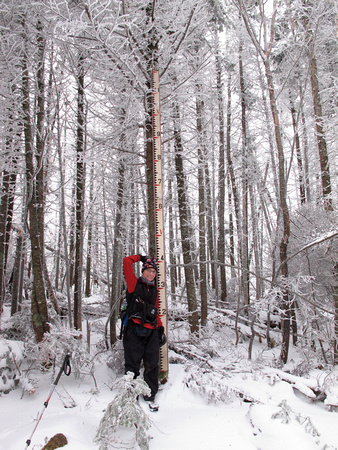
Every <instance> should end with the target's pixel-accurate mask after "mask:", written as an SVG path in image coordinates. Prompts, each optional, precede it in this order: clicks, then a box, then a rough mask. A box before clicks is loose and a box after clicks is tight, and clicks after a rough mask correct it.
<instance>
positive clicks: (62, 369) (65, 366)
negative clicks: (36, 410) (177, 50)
mask: <svg viewBox="0 0 338 450" xmlns="http://www.w3.org/2000/svg"><path fill="white" fill-rule="evenodd" d="M63 372H64V373H65V375H67V377H68V376H69V375H70V372H71V367H70V355H68V354H67V355H66V356H65V359H64V361H63V364H62V366H61V367H60V371H59V373H58V375H57V377H56V378H55V381H54V383H53V386H52V388H51V390H50V392H49V395H48V398H47V400H46V401H45V403H44V404H43V409H42V410H41V413H40V415H39V417H38V420H37V422H36V424H35V427H34V430H33V431H32V434H31V435H30V437H29V439H27V441H26V447H25V450H27V448H28V447H29V446H30V443H31V442H32V437H33V434H34V433H35V430H36V429H37V427H38V425H39V423H40V420H41V418H42V416H43V413H44V412H45V409H46V408H47V406H48V403H49V400H50V398H51V396H52V395H53V392H54V390H55V388H56V386H57V384H58V382H59V380H60V377H61V375H62V373H63Z"/></svg>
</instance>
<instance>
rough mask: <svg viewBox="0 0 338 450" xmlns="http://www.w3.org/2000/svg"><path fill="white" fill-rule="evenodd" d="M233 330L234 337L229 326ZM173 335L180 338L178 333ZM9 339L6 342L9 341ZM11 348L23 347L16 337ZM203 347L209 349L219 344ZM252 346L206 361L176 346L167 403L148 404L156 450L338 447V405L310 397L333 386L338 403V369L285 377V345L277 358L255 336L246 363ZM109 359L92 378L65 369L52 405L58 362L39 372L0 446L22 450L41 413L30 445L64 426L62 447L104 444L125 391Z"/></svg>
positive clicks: (15, 397) (18, 398) (7, 404)
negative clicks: (281, 364)
mask: <svg viewBox="0 0 338 450" xmlns="http://www.w3.org/2000/svg"><path fill="white" fill-rule="evenodd" d="M225 336H226V338H227V339H229V338H233V336H232V335H231V331H229V332H228V334H226V335H225ZM101 337H102V336H101ZM173 337H175V338H177V337H178V335H177V333H176V334H175V333H173ZM7 343H8V342H7ZM5 344H6V343H5V342H4V341H2V348H3V347H4V345H5ZM10 345H11V346H12V349H13V352H15V348H17V347H16V346H15V344H14V343H13V342H12V343H10ZM119 345H120V344H119ZM203 345H204V349H207V348H211V345H212V341H211V340H208V341H207V342H204V344H203ZM247 346H248V341H247V342H246V341H244V342H242V343H241V344H240V345H239V347H238V348H237V347H236V348H234V346H233V344H231V343H230V344H229V343H226V344H225V346H224V348H221V347H222V346H220V345H218V347H217V356H215V355H214V356H210V359H209V360H208V361H206V362H204V363H201V362H199V363H196V362H195V361H194V360H189V359H188V358H185V357H182V356H181V355H180V356H177V354H176V353H175V352H174V351H170V352H169V355H170V361H171V363H170V368H169V378H168V381H167V383H166V384H164V385H162V386H161V388H160V391H159V394H158V403H159V405H160V410H159V411H158V412H150V411H149V410H148V409H147V406H146V404H144V403H142V402H141V406H142V408H143V409H144V411H145V413H146V414H147V415H148V417H149V418H150V420H151V427H150V429H149V430H148V431H147V433H148V435H150V436H151V439H150V442H149V448H150V450H173V449H184V450H190V449H191V450H198V449H203V450H206V449H213V450H218V449H219V450H221V449H227V448H231V449H239V450H241V449H243V450H250V449H261V450H270V449H273V450H279V449H280V450H285V449H288V450H292V449H297V450H303V449H304V450H305V449H306V450H311V449H338V432H337V424H338V412H337V410H335V409H333V410H331V411H330V410H329V407H328V405H326V404H325V402H323V401H313V400H311V399H310V398H309V396H308V394H311V392H313V389H312V388H313V387H314V386H316V385H317V386H323V384H324V383H326V385H327V386H329V388H328V389H327V392H330V395H331V403H332V402H335V401H337V397H338V395H337V379H338V370H337V369H336V370H332V371H331V372H329V371H326V372H324V371H320V370H314V369H313V370H312V372H311V373H310V374H306V375H299V376H295V377H294V378H293V377H292V376H291V377H290V376H289V375H285V376H284V371H285V369H286V368H283V372H282V371H280V370H278V369H274V368H273V367H272V364H271V361H273V360H274V358H275V356H278V354H279V350H278V349H276V350H275V356H274V355H273V352H274V350H267V349H264V344H263V343H262V344H259V343H258V342H257V343H255V347H254V351H253V358H252V361H248V359H247V358H245V357H244V355H245V353H246V351H247ZM18 348H19V347H18ZM226 349H227V350H226ZM230 349H231V350H230ZM17 352H18V353H19V350H17ZM202 353H203V352H201V353H200V354H202ZM204 354H205V353H204ZM109 356H110V355H109V352H106V353H102V354H100V355H99V356H98V357H97V358H96V365H95V371H94V377H93V376H91V375H89V374H87V375H85V376H82V377H80V378H78V379H76V378H75V375H74V373H71V374H70V375H69V376H66V375H65V374H63V375H62V376H61V378H60V381H59V383H58V385H57V387H56V389H55V391H54V392H53V395H52V397H51V399H50V401H49V404H48V407H47V408H44V402H45V401H46V400H47V398H48V396H49V393H50V392H51V387H52V382H53V380H54V379H55V376H56V374H57V372H58V368H56V371H55V372H54V374H53V373H51V372H46V373H41V372H37V371H35V372H34V375H32V376H34V377H35V385H36V391H35V392H34V393H32V394H29V393H28V392H27V391H24V392H23V389H22V387H21V385H19V387H18V388H17V389H15V390H12V391H11V392H9V393H8V394H3V395H2V396H1V397H0V416H1V428H0V449H1V450H20V449H22V450H24V449H25V448H26V441H27V439H28V438H29V437H30V436H31V434H32V431H33V429H34V427H35V424H36V419H37V417H38V416H39V414H40V413H41V412H42V411H43V416H42V418H41V421H40V423H39V425H38V427H37V429H36V431H35V432H34V435H33V437H32V442H31V444H30V446H29V447H28V448H29V449H35V450H38V449H42V447H43V445H44V444H45V443H46V442H47V440H48V439H50V438H51V437H52V436H53V435H55V434H56V433H63V434H64V435H65V436H66V437H67V440H68V444H67V445H66V446H65V447H63V448H65V449H67V450H68V449H69V450H91V449H93V450H94V449H98V448H99V445H98V444H97V443H94V442H93V439H94V437H95V435H96V432H97V429H98V426H99V423H100V420H101V418H102V417H103V415H104V410H105V408H106V407H107V405H108V404H109V403H110V402H111V401H112V400H113V399H114V397H115V396H116V394H117V392H116V390H112V384H113V382H114V380H115V379H116V378H119V377H121V376H122V375H121V373H119V372H117V373H116V372H115V371H114V368H113V367H112V366H111V363H110V364H109V366H110V367H108V365H107V364H106V360H107V358H108V357H109ZM18 358H19V355H18ZM297 358H298V355H297V353H296V351H295V350H292V353H291V355H290V363H289V365H288V368H289V369H292V367H295V366H296V365H297V362H298V360H297ZM117 364H118V363H117ZM283 378H284V380H283ZM114 445H115V447H114V448H135V449H136V448H138V446H137V444H135V442H134V441H133V440H132V439H131V440H130V441H129V444H126V443H124V444H123V445H122V444H118V443H116V444H114ZM111 448H113V447H111Z"/></svg>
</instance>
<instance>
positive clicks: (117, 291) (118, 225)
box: [110, 136, 126, 345]
mask: <svg viewBox="0 0 338 450" xmlns="http://www.w3.org/2000/svg"><path fill="white" fill-rule="evenodd" d="M124 142H125V136H122V138H121V144H122V145H123V144H124ZM125 170H126V169H125V163H124V161H123V160H122V159H120V161H119V167H118V185H117V196H116V215H115V225H114V241H113V261H112V274H113V277H112V290H111V297H110V309H112V308H115V313H114V314H113V315H112V317H111V319H110V345H113V344H115V342H116V322H117V312H118V311H119V308H117V305H118V302H119V300H120V296H121V278H120V277H119V276H118V272H119V271H118V270H117V267H119V266H120V264H119V261H120V260H121V253H122V245H121V243H122V207H123V193H124V178H125Z"/></svg>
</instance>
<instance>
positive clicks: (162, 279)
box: [151, 69, 169, 383]
mask: <svg viewBox="0 0 338 450" xmlns="http://www.w3.org/2000/svg"><path fill="white" fill-rule="evenodd" d="M151 90H152V99H153V112H152V114H153V117H152V125H153V167H154V197H155V248H156V258H157V259H158V261H159V269H158V274H157V283H158V295H159V316H160V318H161V321H162V324H163V327H164V330H165V333H166V335H167V336H168V327H167V289H166V288H167V284H166V270H165V248H164V245H165V244H164V220H163V176H162V145H161V106H160V76H159V71H158V70H157V69H153V70H152V73H151ZM168 373H169V363H168V344H165V345H164V346H163V347H161V348H160V380H161V381H162V383H165V382H166V381H167V379H168Z"/></svg>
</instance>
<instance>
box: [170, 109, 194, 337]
mask: <svg viewBox="0 0 338 450" xmlns="http://www.w3.org/2000/svg"><path fill="white" fill-rule="evenodd" d="M179 124H180V113H179V107H178V105H177V104H175V105H174V146H175V168H176V178H177V196H178V208H179V218H180V228H181V238H182V253H183V262H184V274H185V282H186V287H187V296H188V310H189V325H190V332H191V333H197V332H198V311H197V300H196V290H195V280H194V269H193V265H192V258H191V255H192V250H191V241H192V238H193V237H192V235H191V228H190V226H189V224H190V221H189V218H190V212H189V205H188V198H187V183H186V179H185V174H184V169H183V158H182V152H183V144H182V139H181V132H180V127H179Z"/></svg>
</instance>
